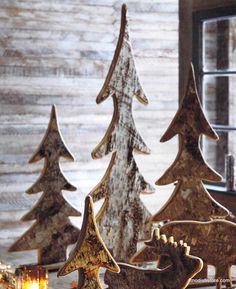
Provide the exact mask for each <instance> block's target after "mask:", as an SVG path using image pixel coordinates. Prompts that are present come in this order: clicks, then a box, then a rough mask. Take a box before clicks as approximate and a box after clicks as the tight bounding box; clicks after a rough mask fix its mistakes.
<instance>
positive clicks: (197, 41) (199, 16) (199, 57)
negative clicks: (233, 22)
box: [192, 5, 236, 191]
mask: <svg viewBox="0 0 236 289" xmlns="http://www.w3.org/2000/svg"><path fill="white" fill-rule="evenodd" d="M232 16H235V17H236V5H233V6H232V5H231V6H225V7H217V8H211V9H204V10H197V11H193V12H192V28H193V30H192V44H193V45H192V62H193V65H194V68H195V76H196V84H197V88H198V92H199V97H200V100H201V102H202V96H203V78H204V76H206V75H212V76H220V75H222V76H230V75H236V70H235V69H234V70H224V69H222V70H217V68H216V71H213V70H212V71H209V72H208V71H204V67H203V52H204V51H203V23H204V21H208V20H217V19H220V20H227V19H229V18H230V17H232ZM212 126H213V128H214V129H215V130H216V131H218V132H227V133H228V132H230V131H236V124H235V125H233V126H232V125H222V124H221V125H216V124H213V125H212ZM210 187H211V190H213V191H214V188H215V190H216V191H222V190H223V191H225V190H226V189H225V182H222V183H219V184H214V185H212V184H211V185H210Z"/></svg>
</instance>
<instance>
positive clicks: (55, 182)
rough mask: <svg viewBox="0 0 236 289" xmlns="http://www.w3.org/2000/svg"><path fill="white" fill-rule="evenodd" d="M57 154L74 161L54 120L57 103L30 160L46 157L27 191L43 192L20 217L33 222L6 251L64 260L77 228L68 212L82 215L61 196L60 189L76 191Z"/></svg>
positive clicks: (42, 261)
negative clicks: (39, 171)
mask: <svg viewBox="0 0 236 289" xmlns="http://www.w3.org/2000/svg"><path fill="white" fill-rule="evenodd" d="M60 157H64V158H66V159H68V160H71V161H73V160H74V157H73V155H72V154H71V152H70V151H69V149H68V148H67V147H66V145H65V143H64V140H63V138H62V135H61V133H60V129H59V125H58V122H57V114H56V107H55V106H53V107H52V110H51V117H50V121H49V125H48V129H47V131H46V134H45V136H44V138H43V140H42V142H41V144H40V145H39V147H38V149H37V150H36V152H35V153H34V155H33V156H32V157H31V159H30V160H29V163H34V162H37V161H39V160H41V159H43V158H44V159H45V161H44V168H43V171H42V173H41V176H40V177H39V179H38V180H37V181H36V182H35V184H33V185H32V186H31V187H30V188H29V189H28V190H27V191H26V193H27V194H37V193H39V192H43V193H42V195H41V197H40V198H39V200H38V202H37V203H36V204H35V206H34V207H33V208H32V210H31V211H30V212H29V213H27V214H26V215H24V216H23V217H22V221H32V220H36V222H35V223H34V224H33V225H32V227H30V228H29V229H28V230H27V231H26V232H25V233H24V234H23V235H22V236H21V237H20V238H19V239H18V240H17V241H16V242H15V243H14V244H13V245H12V246H11V247H10V248H9V251H10V252H13V251H24V250H33V249H37V250H38V263H39V264H54V263H58V262H63V261H65V260H66V248H67V246H68V245H70V244H73V243H75V242H76V240H77V238H78V235H79V229H78V228H76V227H74V226H73V225H72V223H71V222H70V220H69V216H81V213H80V212H78V211H77V210H76V209H75V208H73V207H72V206H71V205H70V204H69V203H68V202H67V201H66V199H65V198H64V197H63V194H62V190H67V191H75V190H76V187H74V186H73V185H72V184H70V182H69V181H68V180H67V179H66V177H65V176H64V174H63V172H62V170H61V168H60V164H59V159H60Z"/></svg>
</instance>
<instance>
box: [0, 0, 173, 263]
mask: <svg viewBox="0 0 236 289" xmlns="http://www.w3.org/2000/svg"><path fill="white" fill-rule="evenodd" d="M122 3H123V1H120V0H119V1H116V0H77V1H76V0H52V1H46V0H32V1H30V3H29V1H27V0H21V1H20V0H12V1H8V0H1V1H0V255H3V256H4V255H5V252H6V248H7V246H8V245H10V243H12V241H13V239H17V238H18V237H19V236H20V235H21V234H22V233H23V232H24V231H25V230H26V229H27V228H28V227H29V226H30V225H26V224H23V223H20V222H19V219H20V217H21V216H23V214H25V213H26V212H27V211H28V210H30V209H31V208H32V206H33V205H34V204H35V202H36V201H37V200H38V198H39V197H40V193H39V194H38V195H36V196H33V197H32V196H27V195H26V194H25V193H24V191H25V190H26V189H27V188H28V187H30V186H31V185H32V184H33V183H34V182H35V180H36V179H37V178H38V176H39V172H40V170H41V168H42V165H43V164H42V163H41V162H39V163H38V164H34V165H33V164H32V165H29V164H28V163H27V161H28V159H29V158H30V156H31V154H32V153H33V151H34V150H35V149H36V147H37V145H38V143H39V142H40V140H41V139H42V137H43V133H44V131H45V129H46V127H47V123H48V115H49V113H50V108H51V105H52V104H53V103H55V104H56V105H57V108H58V118H59V122H60V127H61V131H62V134H63V136H64V139H65V142H66V143H67V144H68V146H69V147H70V149H71V151H72V153H73V154H74V155H75V158H76V162H75V163H69V162H68V163H67V162H62V168H63V170H64V171H65V174H66V175H67V176H68V178H69V179H70V180H71V182H72V183H73V184H74V185H75V186H76V187H78V193H73V196H72V194H70V193H66V194H65V197H66V198H68V200H69V201H70V203H71V204H72V205H73V206H75V207H76V208H77V209H78V210H79V211H83V200H84V197H85V195H86V194H87V193H88V192H89V191H90V190H91V189H92V188H93V187H94V186H95V185H96V184H97V183H98V182H99V180H100V179H101V178H102V176H103V175H104V173H105V170H106V168H107V166H108V162H109V158H105V159H101V160H92V159H91V151H92V149H93V148H94V147H95V146H96V144H97V143H98V141H99V140H100V139H101V137H102V136H103V135H104V133H105V131H106V129H107V127H108V125H109V123H110V120H111V115H112V111H113V107H112V101H110V100H108V101H107V102H105V103H103V104H101V105H100V106H97V105H96V103H95V98H96V96H97V94H98V92H99V90H100V89H101V86H102V84H103V82H104V78H105V76H106V74H107V71H108V68H109V66H110V63H111V60H112V57H113V54H114V49H115V47H116V43H117V38H118V35H119V21H120V8H121V5H122ZM126 3H127V5H128V8H129V16H130V34H131V36H132V38H131V42H132V46H133V53H134V57H135V61H136V66H137V70H138V72H139V76H140V81H141V83H142V86H143V88H144V90H145V92H146V94H147V96H148V98H149V103H150V104H149V105H148V106H147V107H143V105H140V104H138V103H137V102H136V101H135V102H134V106H133V115H134V119H135V123H136V127H137V129H138V130H139V131H140V134H141V135H142V136H143V138H144V139H145V141H146V143H147V145H148V146H149V147H150V148H151V150H152V154H151V155H150V156H142V155H135V159H136V161H137V164H138V166H139V168H140V172H141V173H142V175H143V176H144V177H145V179H146V180H147V181H148V182H150V183H152V184H154V181H155V180H156V178H158V176H160V175H161V173H162V172H163V171H164V170H165V169H166V168H167V167H168V165H169V163H171V162H172V161H173V160H174V158H175V155H176V152H177V139H175V140H173V141H171V142H169V143H168V144H165V145H161V144H160V143H159V139H160V137H161V135H162V134H163V132H164V131H165V129H166V127H167V126H168V124H169V123H170V121H171V119H172V118H173V116H174V113H175V111H176V109H177V104H178V95H177V92H178V1H177V0H158V1H152V0H141V1H137V0H128V1H126ZM170 84H171V85H170ZM163 111H164V113H163ZM172 190H173V188H167V189H166V188H163V189H162V188H161V189H158V190H157V194H156V195H155V196H154V195H153V196H150V197H149V196H145V197H142V200H143V201H144V203H145V205H146V206H147V207H148V208H149V209H150V211H151V212H152V213H154V212H155V211H157V210H158V207H160V206H161V205H162V204H163V203H164V201H165V199H167V198H168V196H169V194H168V192H169V193H170V192H172ZM166 192H167V193H166ZM98 207H99V205H98V206H97V207H95V208H96V210H97V209H98ZM79 219H80V218H78V220H77V219H76V218H73V222H75V224H80V222H81V220H79ZM7 244H8V245H7ZM14 254H16V253H14ZM14 254H13V257H14V256H15V257H16V256H21V255H20V253H17V254H18V255H14ZM35 256H36V253H35ZM8 258H12V256H9V255H7V256H6V259H8ZM16 259H17V258H16ZM20 259H21V258H20V257H19V258H18V259H17V260H18V262H20ZM35 260H36V259H35ZM33 261H34V259H32V260H31V262H33Z"/></svg>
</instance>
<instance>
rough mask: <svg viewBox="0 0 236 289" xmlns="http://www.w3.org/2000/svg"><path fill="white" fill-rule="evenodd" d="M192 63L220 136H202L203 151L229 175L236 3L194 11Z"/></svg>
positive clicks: (235, 131) (234, 144)
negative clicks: (232, 5) (212, 138)
mask: <svg viewBox="0 0 236 289" xmlns="http://www.w3.org/2000/svg"><path fill="white" fill-rule="evenodd" d="M193 64H194V66H195V71H196V80H197V86H198V90H199V95H200V96H202V99H201V100H202V105H203V108H204V111H205V113H206V115H207V117H208V120H209V121H210V123H211V124H212V126H213V127H214V129H215V130H216V131H217V133H218V135H219V137H220V139H219V141H218V142H214V141H212V140H209V139H207V138H205V137H203V140H202V147H203V154H204V156H205V158H206V160H207V162H208V163H209V164H210V165H211V166H212V167H213V168H214V169H215V170H216V171H217V172H219V173H220V174H222V175H223V177H224V179H226V178H227V179H228V178H229V176H230V174H231V172H230V170H229V169H228V170H226V167H227V166H225V159H226V158H227V155H233V156H234V157H235V159H236V7H235V6H234V7H225V8H218V9H213V10H204V11H197V12H194V13H193ZM227 159H228V160H229V158H227ZM226 176H227V177H226ZM231 177H232V175H231ZM224 181H225V180H224Z"/></svg>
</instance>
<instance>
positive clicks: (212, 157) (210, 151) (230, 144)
mask: <svg viewBox="0 0 236 289" xmlns="http://www.w3.org/2000/svg"><path fill="white" fill-rule="evenodd" d="M217 133H218V135H219V140H218V141H214V140H211V139H209V138H207V137H205V136H204V137H203V141H202V145H203V155H204V157H205V159H206V161H207V162H208V163H209V164H210V166H211V167H212V168H213V169H215V170H216V171H217V172H218V173H220V174H221V175H222V176H223V178H224V179H225V156H226V155H228V154H231V155H233V156H234V158H236V131H230V132H220V131H217ZM226 140H227V141H226Z"/></svg>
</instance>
